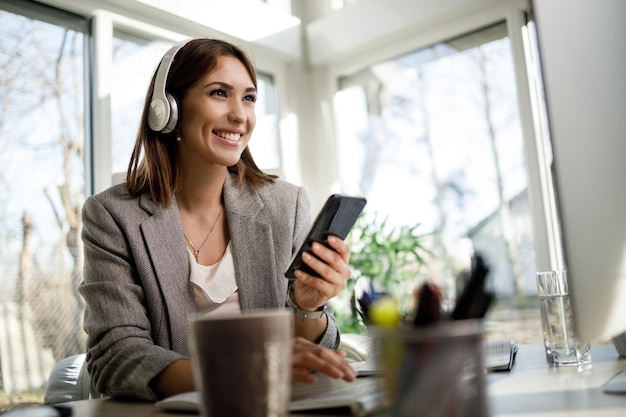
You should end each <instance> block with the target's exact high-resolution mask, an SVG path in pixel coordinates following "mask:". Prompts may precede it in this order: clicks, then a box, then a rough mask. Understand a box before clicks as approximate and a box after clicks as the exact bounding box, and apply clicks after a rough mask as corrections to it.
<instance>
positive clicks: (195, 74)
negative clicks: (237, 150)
mask: <svg viewBox="0 0 626 417" xmlns="http://www.w3.org/2000/svg"><path fill="white" fill-rule="evenodd" d="M222 56H232V57H234V58H237V59H238V60H239V61H241V63H242V64H243V65H244V67H245V68H246V70H247V71H248V74H249V75H250V78H251V79H252V82H253V83H254V86H255V87H256V86H257V78H256V70H255V69H254V65H253V64H252V61H251V60H250V58H249V57H248V55H247V54H246V53H245V52H244V51H243V50H242V49H241V48H239V47H237V46H235V45H233V44H231V43H228V42H225V41H221V40H217V39H193V40H191V41H189V42H188V43H187V44H185V46H183V47H182V48H181V49H180V50H179V51H178V52H177V54H176V56H175V59H174V61H173V62H172V66H171V68H170V71H169V73H168V76H167V81H166V86H167V87H166V91H167V92H168V93H170V94H171V95H173V96H174V97H175V98H176V99H177V100H178V103H179V106H178V108H179V112H180V107H181V106H180V103H182V101H183V99H184V98H185V95H186V94H187V91H188V90H189V88H190V87H191V86H192V85H193V84H194V83H195V82H196V81H197V80H198V79H199V78H201V77H202V76H204V75H206V74H207V73H208V72H211V71H213V70H214V69H215V68H216V67H217V63H218V59H219V58H220V57H222ZM155 78H156V71H155V75H154V76H153V77H152V81H151V83H150V87H149V88H148V92H147V94H146V100H145V103H144V108H143V114H142V116H141V123H140V126H139V132H138V133H137V139H136V141H135V148H134V149H133V153H132V156H131V159H130V163H129V164H128V172H127V174H126V181H127V186H128V191H129V192H130V194H131V195H133V196H138V195H140V194H143V193H145V192H150V194H151V196H152V200H153V201H154V202H155V203H157V204H160V205H162V206H164V207H169V205H170V203H171V201H172V196H173V195H174V194H175V193H176V191H177V190H178V188H179V186H180V182H181V169H180V165H179V163H178V147H177V145H176V130H174V131H173V132H171V133H160V132H154V131H153V130H152V129H150V127H149V126H148V111H149V108H150V102H151V100H152V92H153V90H154V83H155ZM179 120H180V114H179ZM142 151H143V153H144V155H143V159H142V158H141V155H142ZM228 171H230V172H233V173H235V174H237V176H238V178H239V181H240V182H241V183H247V184H249V185H251V186H252V187H255V188H258V187H261V186H262V185H263V184H265V183H267V182H273V181H274V179H275V178H276V176H275V175H271V174H266V173H264V172H263V171H261V170H260V169H259V168H258V167H257V165H256V163H255V162H254V159H253V158H252V154H251V153H250V149H249V148H248V147H247V146H246V148H245V149H244V151H243V152H242V154H241V157H240V159H239V161H238V162H237V163H236V164H235V165H233V166H230V167H228Z"/></svg>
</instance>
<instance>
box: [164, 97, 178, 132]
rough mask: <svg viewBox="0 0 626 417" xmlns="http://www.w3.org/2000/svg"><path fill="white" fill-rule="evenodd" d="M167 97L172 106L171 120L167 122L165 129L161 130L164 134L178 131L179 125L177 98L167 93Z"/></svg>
mask: <svg viewBox="0 0 626 417" xmlns="http://www.w3.org/2000/svg"><path fill="white" fill-rule="evenodd" d="M165 97H166V98H167V101H168V103H169V105H170V112H169V118H168V119H167V120H166V122H165V127H164V128H163V129H162V130H161V132H162V133H171V132H173V131H174V129H176V125H177V124H178V118H179V114H180V113H179V111H178V100H176V97H174V96H173V95H171V94H170V93H165Z"/></svg>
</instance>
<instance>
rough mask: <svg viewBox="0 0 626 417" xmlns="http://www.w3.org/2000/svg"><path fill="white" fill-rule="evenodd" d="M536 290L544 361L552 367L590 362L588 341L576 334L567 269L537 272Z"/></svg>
mask: <svg viewBox="0 0 626 417" xmlns="http://www.w3.org/2000/svg"><path fill="white" fill-rule="evenodd" d="M536 275H537V292H538V295H539V305H540V307H539V308H540V310H541V327H542V329H543V341H544V345H545V349H546V360H547V361H548V364H550V365H553V366H572V365H585V364H589V363H591V348H590V346H589V343H587V342H581V341H580V340H578V338H577V337H576V328H575V327H574V319H573V316H572V308H571V305H570V299H569V295H568V294H569V293H568V287H567V272H566V271H562V270H561V271H547V272H537V274H536Z"/></svg>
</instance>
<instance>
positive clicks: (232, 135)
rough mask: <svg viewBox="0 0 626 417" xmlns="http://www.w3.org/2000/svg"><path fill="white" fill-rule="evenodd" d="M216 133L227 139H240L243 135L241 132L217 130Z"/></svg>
mask: <svg viewBox="0 0 626 417" xmlns="http://www.w3.org/2000/svg"><path fill="white" fill-rule="evenodd" d="M215 134H216V135H217V136H219V137H220V138H224V139H226V140H239V139H240V138H241V135H240V134H239V133H224V132H216V133H215Z"/></svg>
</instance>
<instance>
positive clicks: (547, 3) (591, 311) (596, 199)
mask: <svg viewBox="0 0 626 417" xmlns="http://www.w3.org/2000/svg"><path fill="white" fill-rule="evenodd" d="M533 12H534V16H535V22H536V25H537V26H536V27H537V36H538V45H539V56H540V61H541V71H542V75H543V81H544V87H545V95H546V105H547V113H548V123H549V130H550V137H551V141H552V150H553V155H554V167H553V172H554V181H555V193H556V204H557V210H558V213H559V217H560V225H561V229H562V235H563V249H564V254H565V267H566V269H567V270H568V280H569V285H570V298H571V302H572V308H573V313H574V320H575V324H576V327H577V331H578V336H579V338H580V339H584V340H588V341H591V342H594V341H599V340H606V339H608V338H611V337H613V336H616V335H619V334H621V333H623V332H625V331H626V24H625V23H624V18H626V1H624V0H537V1H534V4H533Z"/></svg>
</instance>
